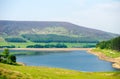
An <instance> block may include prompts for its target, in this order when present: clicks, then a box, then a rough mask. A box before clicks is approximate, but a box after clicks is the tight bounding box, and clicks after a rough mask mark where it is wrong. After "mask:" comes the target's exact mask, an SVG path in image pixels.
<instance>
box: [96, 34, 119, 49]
mask: <svg viewBox="0 0 120 79" xmlns="http://www.w3.org/2000/svg"><path fill="white" fill-rule="evenodd" d="M96 47H99V48H101V49H112V50H117V51H120V36H119V37H116V38H114V39H111V40H108V41H102V42H99V43H98V44H97V45H96Z"/></svg>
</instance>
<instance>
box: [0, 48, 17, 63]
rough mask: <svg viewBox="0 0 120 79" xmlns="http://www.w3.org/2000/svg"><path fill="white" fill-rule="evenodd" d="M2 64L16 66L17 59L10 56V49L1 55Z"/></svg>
mask: <svg viewBox="0 0 120 79" xmlns="http://www.w3.org/2000/svg"><path fill="white" fill-rule="evenodd" d="M0 62H2V63H7V64H16V57H15V56H14V55H10V54H9V49H4V51H3V52H2V54H1V55H0Z"/></svg>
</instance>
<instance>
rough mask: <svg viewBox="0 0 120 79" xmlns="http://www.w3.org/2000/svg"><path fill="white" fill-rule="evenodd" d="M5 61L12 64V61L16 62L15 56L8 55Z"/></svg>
mask: <svg viewBox="0 0 120 79" xmlns="http://www.w3.org/2000/svg"><path fill="white" fill-rule="evenodd" d="M7 63H9V64H14V63H16V57H15V56H14V55H9V56H8V57H7Z"/></svg>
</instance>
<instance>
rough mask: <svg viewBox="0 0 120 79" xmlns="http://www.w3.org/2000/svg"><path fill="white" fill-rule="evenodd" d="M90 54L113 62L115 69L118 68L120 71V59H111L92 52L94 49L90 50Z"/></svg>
mask: <svg viewBox="0 0 120 79" xmlns="http://www.w3.org/2000/svg"><path fill="white" fill-rule="evenodd" d="M88 53H91V54H93V55H96V56H97V57H98V58H99V59H100V60H104V61H108V62H111V63H112V67H113V68H116V69H119V70H120V57H117V58H111V57H108V56H106V55H105V54H103V53H101V52H94V51H92V49H90V50H88Z"/></svg>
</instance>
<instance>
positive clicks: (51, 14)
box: [0, 0, 120, 34]
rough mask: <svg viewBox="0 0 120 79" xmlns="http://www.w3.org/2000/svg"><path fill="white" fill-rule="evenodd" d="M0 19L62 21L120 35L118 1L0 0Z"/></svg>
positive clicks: (119, 3) (119, 6)
mask: <svg viewBox="0 0 120 79" xmlns="http://www.w3.org/2000/svg"><path fill="white" fill-rule="evenodd" d="M0 20H17V21H66V22H71V23H74V24H77V25H81V26H85V27H88V28H94V29H98V30H103V31H107V32H112V33H117V34H120V0H0Z"/></svg>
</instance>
